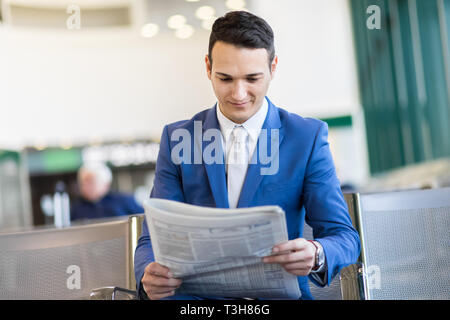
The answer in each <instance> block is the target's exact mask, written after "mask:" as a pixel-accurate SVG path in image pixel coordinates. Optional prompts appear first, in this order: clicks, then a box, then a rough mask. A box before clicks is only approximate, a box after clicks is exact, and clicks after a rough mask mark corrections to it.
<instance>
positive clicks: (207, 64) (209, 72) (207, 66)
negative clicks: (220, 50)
mask: <svg viewBox="0 0 450 320" xmlns="http://www.w3.org/2000/svg"><path fill="white" fill-rule="evenodd" d="M205 65H206V74H207V75H208V79H209V80H211V62H210V61H209V57H208V55H206V56H205Z"/></svg>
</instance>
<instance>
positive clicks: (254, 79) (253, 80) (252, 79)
mask: <svg viewBox="0 0 450 320" xmlns="http://www.w3.org/2000/svg"><path fill="white" fill-rule="evenodd" d="M247 81H248V82H256V81H258V79H257V78H248V79H247Z"/></svg>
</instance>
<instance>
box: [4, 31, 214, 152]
mask: <svg viewBox="0 0 450 320" xmlns="http://www.w3.org/2000/svg"><path fill="white" fill-rule="evenodd" d="M205 37H207V34H206V32H203V33H202V34H199V35H197V36H195V37H194V38H192V39H190V40H189V41H182V40H176V39H175V38H173V37H172V36H164V35H161V36H158V37H157V38H154V39H144V38H141V37H140V36H139V35H138V34H133V33H131V32H127V31H121V30H117V31H116V32H114V31H109V32H97V33H85V32H78V33H76V31H74V32H70V31H65V32H64V31H62V32H40V33H38V32H36V31H33V32H28V31H26V30H2V29H0V70H1V77H0V90H1V96H0V97H1V100H0V108H1V110H0V114H1V117H0V146H2V145H6V146H17V145H22V144H34V142H35V141H37V140H43V141H46V142H47V143H50V144H52V143H59V140H65V139H68V140H74V141H79V142H89V141H90V140H91V139H96V138H102V139H115V138H122V137H129V138H131V137H133V136H134V137H136V136H137V137H147V138H149V137H150V138H157V139H159V136H160V132H161V129H162V126H163V124H164V123H167V122H171V121H175V120H179V119H183V118H186V117H190V116H192V114H193V113H195V112H198V111H200V110H202V109H204V108H205V107H206V106H209V105H210V104H212V103H214V101H215V100H214V96H213V93H212V91H211V90H210V84H209V82H208V80H207V77H206V74H205V71H204V66H203V57H204V54H205V52H206V48H207V43H206V42H205Z"/></svg>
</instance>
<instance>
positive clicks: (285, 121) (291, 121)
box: [277, 107, 328, 134]
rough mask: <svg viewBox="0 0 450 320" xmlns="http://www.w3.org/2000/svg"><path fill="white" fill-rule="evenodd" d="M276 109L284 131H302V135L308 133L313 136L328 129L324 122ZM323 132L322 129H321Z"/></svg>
mask: <svg viewBox="0 0 450 320" xmlns="http://www.w3.org/2000/svg"><path fill="white" fill-rule="evenodd" d="M277 108H278V112H279V115H280V121H281V123H282V126H283V127H284V128H285V130H287V131H288V132H289V131H299V130H300V131H302V133H305V132H310V133H313V134H315V133H316V132H317V131H319V130H320V129H322V128H325V129H328V125H327V123H326V122H324V121H322V120H319V119H316V118H310V117H302V116H300V115H298V114H296V113H292V112H289V111H287V110H285V109H283V108H279V107H277ZM322 130H323V129H322Z"/></svg>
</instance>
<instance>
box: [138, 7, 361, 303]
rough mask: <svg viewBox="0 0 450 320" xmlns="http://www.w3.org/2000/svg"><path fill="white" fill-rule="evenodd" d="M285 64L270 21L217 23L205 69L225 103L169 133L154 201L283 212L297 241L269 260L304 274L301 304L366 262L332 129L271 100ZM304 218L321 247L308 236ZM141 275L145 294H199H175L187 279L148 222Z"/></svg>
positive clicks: (232, 17) (236, 15) (242, 17)
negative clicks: (166, 262)
mask: <svg viewBox="0 0 450 320" xmlns="http://www.w3.org/2000/svg"><path fill="white" fill-rule="evenodd" d="M277 62H278V58H277V56H276V55H275V50H274V45H273V32H272V29H271V28H270V26H269V25H268V24H267V23H266V22H265V21H264V20H263V19H261V18H259V17H257V16H255V15H253V14H251V13H247V12H243V11H235V12H230V13H228V14H226V15H225V16H224V17H221V18H219V19H217V20H216V21H215V23H214V25H213V28H212V32H211V36H210V42H209V52H208V54H207V55H206V57H205V63H206V71H207V75H208V78H209V79H210V80H211V83H212V87H213V89H214V92H215V95H216V97H217V100H218V103H216V104H215V105H214V106H213V107H212V108H210V109H207V110H205V111H202V112H200V113H198V114H196V115H195V116H194V117H193V118H192V119H190V120H184V121H179V122H176V123H172V124H169V125H167V126H166V127H165V128H164V130H163V133H162V137H161V143H160V151H159V155H158V160H157V163H156V174H155V181H154V187H153V190H152V192H151V197H154V198H163V199H169V200H176V201H181V202H185V203H189V204H194V205H199V206H207V207H219V208H235V207H238V208H243V207H252V206H261V205H278V206H280V207H281V208H283V210H284V211H285V213H286V220H287V228H288V236H289V241H287V242H285V243H280V244H278V245H276V246H275V247H274V248H273V252H279V253H282V254H279V255H273V256H269V257H265V258H264V259H263V262H265V263H279V264H281V265H282V266H283V268H284V269H285V270H286V271H287V272H290V273H292V274H294V275H297V276H298V281H299V285H300V289H301V291H302V298H303V299H311V298H312V297H311V294H310V292H309V286H308V283H307V282H308V278H309V279H310V280H311V281H312V282H314V283H315V284H316V285H319V286H325V285H329V284H330V282H331V280H332V278H333V277H334V276H335V275H336V274H337V273H338V272H339V271H340V270H341V269H342V268H343V267H344V266H346V265H349V264H352V263H354V262H355V261H356V260H357V258H358V256H359V251H360V242H359V236H358V233H357V232H356V230H355V229H354V228H353V227H352V223H351V219H350V217H349V214H348V209H347V206H346V203H345V201H344V198H343V195H342V192H341V190H340V185H339V180H338V178H337V177H336V172H335V168H334V164H333V159H332V157H331V153H330V149H329V146H328V142H327V134H328V132H327V125H326V124H325V123H324V122H322V121H319V120H315V119H309V118H302V117H300V116H298V115H296V114H292V113H289V112H287V111H286V110H283V109H281V108H278V107H276V106H275V105H274V104H273V103H272V102H271V101H270V100H269V99H268V98H267V97H266V93H267V90H268V88H269V84H270V82H271V80H272V78H273V76H274V73H275V70H276V66H277ZM217 132H218V134H217ZM180 138H182V139H180ZM181 140H182V141H181ZM180 146H181V147H183V146H191V147H186V148H180ZM211 146H213V148H211ZM212 150H214V151H212ZM269 154H270V155H269ZM242 155H244V156H243V157H242ZM237 158H239V161H237V160H236V159H237ZM233 159H234V160H233ZM242 159H244V160H242ZM212 160H214V161H212ZM221 160H224V161H221ZM305 222H306V223H308V224H309V225H310V226H311V227H312V229H313V234H314V241H307V240H305V239H304V238H302V233H303V227H304V223H305ZM135 275H136V280H137V283H138V285H137V287H138V288H137V289H138V293H139V295H140V297H143V298H147V297H148V298H150V299H167V298H169V299H195V298H199V297H192V296H181V295H178V294H177V293H176V289H177V288H178V287H179V286H180V285H181V283H182V280H181V279H176V278H173V276H172V274H171V273H170V270H169V269H168V268H167V267H165V266H162V265H160V264H158V263H156V262H154V255H153V251H152V247H151V242H150V238H149V233H148V228H147V225H146V223H145V222H144V224H143V232H142V235H141V238H140V239H139V243H138V246H137V248H136V253H135Z"/></svg>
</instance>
